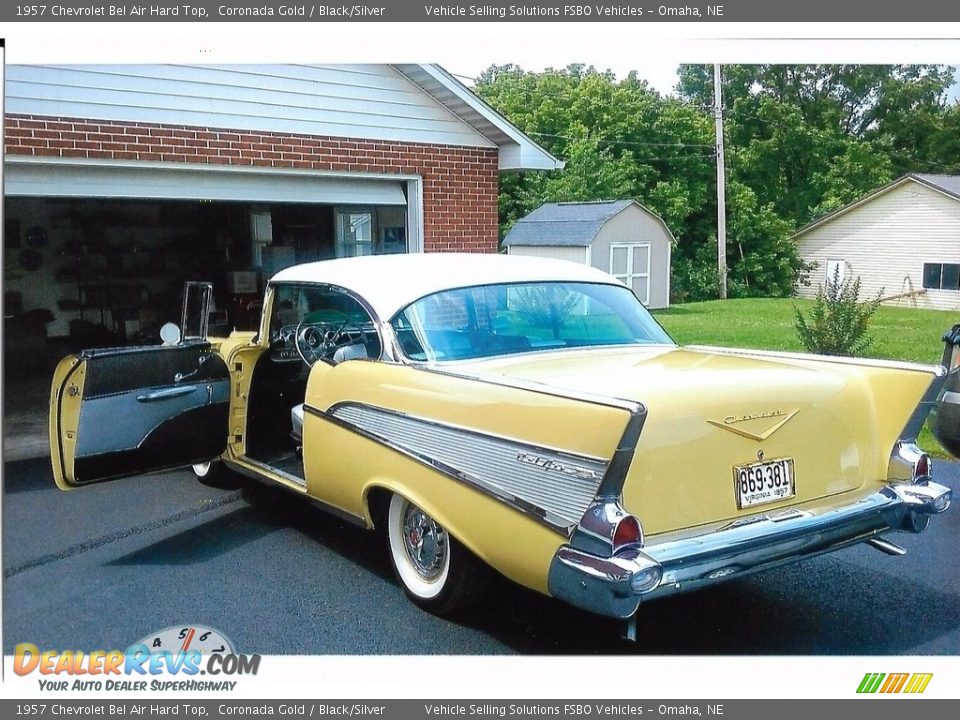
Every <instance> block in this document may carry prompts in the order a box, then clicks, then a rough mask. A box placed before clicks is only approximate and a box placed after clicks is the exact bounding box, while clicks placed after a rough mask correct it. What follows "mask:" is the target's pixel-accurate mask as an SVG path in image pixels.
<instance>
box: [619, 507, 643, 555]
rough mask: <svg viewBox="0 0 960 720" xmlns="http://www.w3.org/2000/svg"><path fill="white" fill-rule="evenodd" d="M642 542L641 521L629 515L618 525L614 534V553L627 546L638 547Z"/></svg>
mask: <svg viewBox="0 0 960 720" xmlns="http://www.w3.org/2000/svg"><path fill="white" fill-rule="evenodd" d="M642 542H643V531H642V530H641V529H640V521H639V520H637V519H636V518H635V517H634V516H633V515H627V516H626V517H625V518H623V520H621V521H620V522H619V523H617V529H616V530H614V532H613V551H614V552H617V550H619V549H620V548H622V547H624V546H626V545H638V544H640V543H642Z"/></svg>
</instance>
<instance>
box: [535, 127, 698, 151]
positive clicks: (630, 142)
mask: <svg viewBox="0 0 960 720" xmlns="http://www.w3.org/2000/svg"><path fill="white" fill-rule="evenodd" d="M526 132H527V135H536V136H537V137H551V138H557V139H560V140H570V141H571V142H576V141H577V140H593V141H594V142H603V143H607V144H608V145H635V146H636V147H671V148H672V147H678V148H686V147H692V148H710V149H713V145H708V144H706V143H683V142H669V143H656V142H636V141H633V140H608V139H606V138H589V137H586V138H585V137H573V136H570V135H556V134H554V133H541V132H532V131H526Z"/></svg>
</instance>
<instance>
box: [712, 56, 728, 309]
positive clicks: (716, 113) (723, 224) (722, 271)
mask: <svg viewBox="0 0 960 720" xmlns="http://www.w3.org/2000/svg"><path fill="white" fill-rule="evenodd" d="M713 118H714V121H715V123H716V133H717V272H718V274H719V275H720V299H721V300H726V299H727V188H726V168H725V167H724V164H723V93H722V90H721V87H720V64H719V63H714V66H713Z"/></svg>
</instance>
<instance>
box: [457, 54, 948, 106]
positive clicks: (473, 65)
mask: <svg viewBox="0 0 960 720" xmlns="http://www.w3.org/2000/svg"><path fill="white" fill-rule="evenodd" d="M520 54H522V53H520ZM527 60H528V61H529V62H526V63H525V62H521V61H519V60H512V59H507V60H500V59H498V60H496V61H492V60H491V61H490V62H486V63H483V61H481V60H478V59H474V58H469V59H468V58H460V59H453V60H451V61H450V64H449V65H445V66H444V68H445V69H446V70H447V72H450V73H452V74H453V75H455V76H456V77H457V78H458V79H459V80H460V81H461V82H464V83H465V84H467V85H470V84H471V80H472V79H473V78H476V77H477V76H478V75H479V74H480V73H481V72H483V71H484V70H486V69H487V68H488V67H490V65H492V64H494V63H496V64H504V63H506V62H512V63H513V64H515V65H519V66H520V67H522V68H523V69H524V70H527V71H537V72H539V71H542V70H545V69H547V68H548V67H551V66H552V67H564V66H565V65H568V64H570V63H572V62H583V63H584V64H588V65H589V64H591V63H590V61H587V60H584V61H576V60H569V61H567V62H557V63H554V64H553V65H550V64H544V63H543V62H542V61H537V60H536V59H534V58H527ZM754 62H759V61H756V60H755V61H754ZM592 64H593V65H594V66H595V67H596V68H597V69H598V70H613V72H614V73H615V74H616V76H617V77H618V78H622V77H625V76H626V75H627V74H629V73H630V71H631V70H636V71H637V76H638V77H640V78H641V79H643V80H646V81H647V83H648V84H649V85H650V86H651V87H652V88H653V89H654V90H656V91H657V92H659V93H660V94H661V95H671V94H673V91H674V87H675V86H676V84H677V70H678V68H679V64H680V63H679V62H671V61H669V60H668V61H661V60H650V59H643V58H638V59H636V60H634V61H632V62H631V61H618V62H616V63H610V64H603V63H602V62H601V63H597V62H593V63H592ZM945 64H951V63H945ZM953 66H954V67H956V68H960V58H958V60H956V61H954V63H953ZM954 79H955V82H954V84H953V86H952V87H951V88H950V90H949V92H948V102H957V101H958V100H960V71H958V72H956V73H955V76H954Z"/></svg>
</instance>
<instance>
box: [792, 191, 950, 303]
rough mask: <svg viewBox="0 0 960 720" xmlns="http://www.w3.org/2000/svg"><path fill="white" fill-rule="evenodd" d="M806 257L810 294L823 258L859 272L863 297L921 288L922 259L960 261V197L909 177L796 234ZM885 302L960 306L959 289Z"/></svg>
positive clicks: (821, 275)
mask: <svg viewBox="0 0 960 720" xmlns="http://www.w3.org/2000/svg"><path fill="white" fill-rule="evenodd" d="M797 247H798V251H799V254H800V257H802V258H803V259H804V260H806V261H807V262H816V263H817V267H816V268H815V269H814V270H813V271H811V274H810V279H811V285H810V286H809V287H804V288H801V289H800V291H799V293H798V294H799V295H800V297H814V296H815V295H816V293H817V288H818V287H819V286H820V285H822V284H823V282H824V280H825V278H826V265H827V261H828V260H831V259H837V260H843V261H845V263H846V274H847V276H848V277H857V276H859V277H860V282H861V286H860V287H861V291H860V296H861V298H869V297H876V296H877V295H878V294H882V295H883V296H884V297H888V296H893V295H900V294H902V293H907V292H910V291H912V290H922V289H923V264H924V263H925V262H926V263H960V201H957V200H955V199H953V198H950V197H948V196H946V195H943V194H942V193H939V192H937V191H935V190H931V189H929V188H927V187H924V186H923V185H920V184H919V183H916V182H913V181H907V182H906V183H904V184H903V185H902V186H900V187H896V188H894V189H892V190H890V191H888V192H886V193H884V194H882V195H880V196H878V197H875V198H873V199H872V200H868V201H866V202H864V203H863V204H862V205H860V206H859V207H855V208H853V209H852V210H849V211H848V212H846V213H844V214H842V215H839V216H837V217H835V218H833V219H831V220H828V221H827V222H825V223H824V224H822V225H819V226H817V227H814V228H811V229H810V230H808V231H807V232H805V233H803V234H801V235H799V236H798V237H797ZM888 304H891V305H901V306H904V307H923V308H931V309H937V310H957V309H960V291H956V290H953V291H951V290H927V291H926V293H924V294H922V295H917V296H913V297H906V298H900V299H897V300H891V301H889V303H888Z"/></svg>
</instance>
